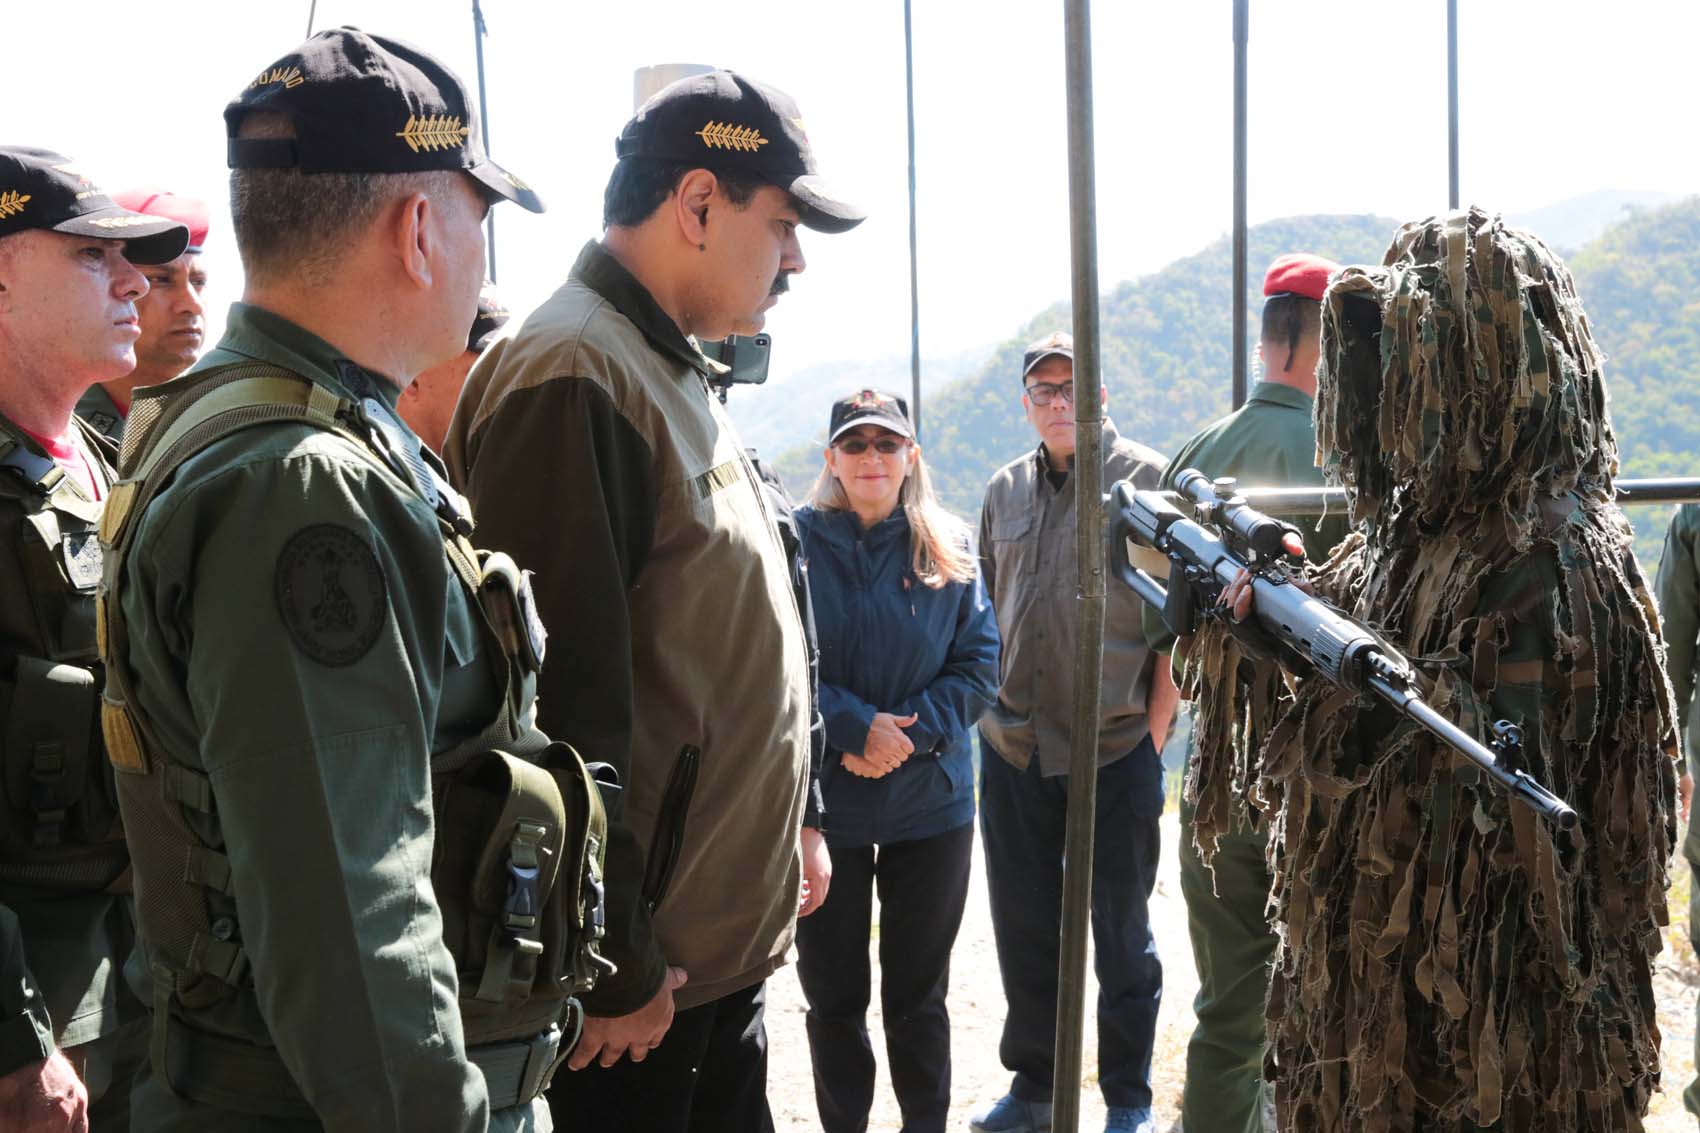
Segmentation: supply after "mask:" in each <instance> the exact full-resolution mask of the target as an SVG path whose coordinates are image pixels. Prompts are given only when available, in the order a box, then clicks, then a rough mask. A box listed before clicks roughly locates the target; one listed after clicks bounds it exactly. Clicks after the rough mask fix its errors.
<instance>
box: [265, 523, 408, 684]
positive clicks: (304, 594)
mask: <svg viewBox="0 0 1700 1133" xmlns="http://www.w3.org/2000/svg"><path fill="white" fill-rule="evenodd" d="M274 586H275V588H276V593H277V610H278V614H279V615H280V616H281V617H282V618H283V624H284V626H285V627H286V628H287V629H288V630H289V636H290V638H291V639H292V640H293V641H294V642H295V647H296V648H297V649H299V650H301V652H303V653H305V654H306V655H307V656H309V657H311V658H312V659H313V660H315V661H317V662H319V663H320V664H321V665H329V666H332V667H333V668H335V667H341V666H343V665H352V664H353V663H354V662H356V661H358V660H360V658H362V657H364V656H366V653H367V651H368V650H370V649H371V648H372V644H373V643H374V642H375V641H377V640H378V633H379V631H381V630H382V629H383V628H384V622H385V620H386V619H387V618H388V617H389V596H388V587H387V586H386V585H385V582H384V571H383V568H382V567H380V566H379V565H378V556H377V555H376V554H374V553H373V551H372V548H371V547H370V546H368V545H367V543H366V540H364V539H362V538H361V537H360V536H358V535H356V534H355V533H354V532H353V531H351V530H349V529H348V528H347V527H344V526H342V525H341V524H339V523H316V524H313V525H312V526H311V527H303V528H302V529H301V530H299V531H297V532H296V533H295V534H294V535H292V536H290V539H289V542H287V543H285V544H284V545H283V550H282V552H280V553H279V554H278V556H277V573H276V576H275V579H274Z"/></svg>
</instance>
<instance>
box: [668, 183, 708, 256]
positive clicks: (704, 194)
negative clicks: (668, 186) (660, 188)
mask: <svg viewBox="0 0 1700 1133" xmlns="http://www.w3.org/2000/svg"><path fill="white" fill-rule="evenodd" d="M719 188H720V181H719V179H718V178H716V177H715V176H714V174H713V172H712V171H710V170H707V169H693V170H691V171H690V172H689V173H687V174H685V175H684V176H683V177H681V178H680V179H679V187H678V188H677V189H675V190H674V192H673V200H672V205H673V216H674V219H675V220H676V221H677V222H678V225H679V234H680V235H681V236H683V237H684V239H685V240H686V242H687V243H690V244H694V245H696V246H697V247H698V248H701V247H702V246H703V245H704V244H705V243H707V242H708V208H709V204H710V203H711V202H712V201H713V200H714V197H715V194H716V192H717V191H718V190H719Z"/></svg>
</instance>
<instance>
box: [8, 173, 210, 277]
mask: <svg viewBox="0 0 1700 1133" xmlns="http://www.w3.org/2000/svg"><path fill="white" fill-rule="evenodd" d="M32 228H44V229H47V230H49V231H52V232H63V233H66V234H67V235H70V236H95V237H99V238H100V239H102V240H122V241H124V255H125V256H126V257H127V258H128V259H129V260H130V261H131V262H132V263H138V264H166V263H170V262H171V261H172V260H175V259H176V258H177V257H178V256H181V255H182V254H183V249H184V248H187V247H188V246H189V228H188V226H187V225H185V224H182V223H181V222H179V221H175V220H172V219H171V218H169V217H163V216H149V215H147V214H145V213H139V212H132V211H131V210H130V209H127V208H124V207H122V206H120V205H117V204H114V203H113V201H112V198H111V197H108V196H107V195H106V192H105V190H103V189H101V188H100V186H98V185H96V184H94V183H93V182H92V181H90V180H89V179H88V178H87V177H86V176H84V174H83V172H82V171H81V170H80V169H78V168H77V165H76V163H75V162H73V161H72V160H71V159H70V158H68V157H66V156H65V155H64V154H61V153H54V152H53V151H52V150H46V149H32V148H30V147H29V146H0V237H5V236H10V235H12V234H13V233H14V232H27V231H29V230H30V229H32Z"/></svg>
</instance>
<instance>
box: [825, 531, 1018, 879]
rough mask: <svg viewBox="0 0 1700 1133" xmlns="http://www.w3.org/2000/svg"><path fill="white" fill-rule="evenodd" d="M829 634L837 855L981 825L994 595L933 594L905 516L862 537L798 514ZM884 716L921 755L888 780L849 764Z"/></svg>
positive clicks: (994, 675) (828, 789)
mask: <svg viewBox="0 0 1700 1133" xmlns="http://www.w3.org/2000/svg"><path fill="white" fill-rule="evenodd" d="M797 527H798V529H799V531H800V532H801V534H802V538H803V555H804V557H805V558H806V559H807V561H808V567H809V586H810V589H811V591H812V593H813V596H814V606H815V622H816V625H817V628H818V630H819V634H820V708H821V715H822V717H823V718H824V719H825V722H826V742H827V752H826V764H825V766H824V767H823V768H822V770H821V790H822V793H823V794H824V795H825V798H826V808H825V809H826V818H825V823H826V825H825V832H826V840H827V844H828V845H829V846H845V847H849V846H866V845H869V844H872V843H883V842H908V841H914V840H917V839H920V838H929V837H932V836H933V835H935V834H942V833H944V832H945V831H946V830H954V829H956V828H957V827H958V826H961V825H963V824H964V823H967V822H972V821H973V819H974V768H973V762H972V756H971V755H970V746H969V731H970V729H971V728H972V727H973V724H974V721H975V720H977V719H979V717H980V714H981V713H983V712H984V711H985V710H986V709H987V708H988V707H989V706H990V705H991V703H992V698H993V697H994V696H996V695H997V687H998V628H997V620H996V618H995V616H994V614H993V611H992V605H991V603H990V602H988V601H987V600H986V592H985V588H984V587H982V586H981V585H980V579H979V577H978V576H976V577H975V578H974V579H973V581H972V582H965V583H963V582H953V583H947V584H946V585H945V586H943V587H941V588H939V589H936V590H935V589H933V588H932V587H930V586H926V585H924V584H923V583H922V582H921V581H920V580H919V579H917V578H916V577H915V575H914V573H913V571H911V569H910V561H911V553H910V541H909V540H910V532H909V519H908V517H907V516H906V515H904V513H903V511H902V510H901V509H899V510H898V511H896V512H895V513H893V514H892V515H891V517H890V518H888V519H885V520H883V521H881V522H880V523H877V524H875V525H874V526H873V527H872V528H870V529H868V530H867V531H863V530H862V528H861V523H860V521H859V520H857V518H856V516H855V513H853V512H849V511H819V510H816V509H815V508H813V507H802V508H799V509H797ZM875 712H889V713H891V714H892V715H894V716H908V715H910V714H911V713H914V714H915V716H916V717H917V719H916V721H915V723H914V724H912V725H911V726H910V727H908V728H907V729H905V734H907V735H908V737H909V739H910V740H911V741H912V742H913V743H914V744H915V753H914V754H913V755H911V756H910V757H909V758H908V759H907V760H906V761H905V762H904V763H903V765H902V766H901V767H899V768H898V769H897V770H896V771H893V772H892V773H891V774H889V775H886V776H884V777H882V778H879V779H864V778H861V777H859V776H856V775H852V774H851V773H850V772H849V771H846V770H845V769H844V766H843V764H842V763H841V762H840V761H839V758H838V757H839V755H840V754H841V753H843V752H846V751H849V752H856V753H858V754H859V753H860V752H861V750H862V748H863V746H864V745H865V744H866V742H867V738H868V726H869V725H870V724H871V723H872V722H873V718H874V713H875Z"/></svg>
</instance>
